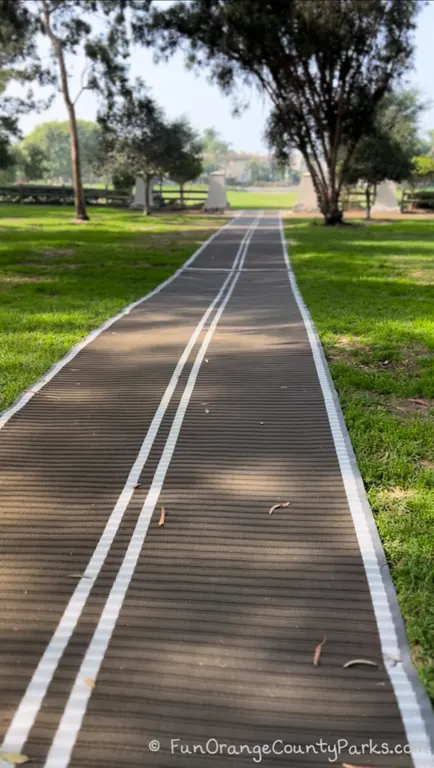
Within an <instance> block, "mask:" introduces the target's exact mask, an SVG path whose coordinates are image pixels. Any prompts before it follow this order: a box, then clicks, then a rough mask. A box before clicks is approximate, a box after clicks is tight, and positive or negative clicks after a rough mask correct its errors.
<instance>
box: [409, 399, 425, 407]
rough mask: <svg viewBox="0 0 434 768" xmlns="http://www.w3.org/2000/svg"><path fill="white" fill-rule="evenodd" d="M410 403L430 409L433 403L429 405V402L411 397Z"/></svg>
mask: <svg viewBox="0 0 434 768" xmlns="http://www.w3.org/2000/svg"><path fill="white" fill-rule="evenodd" d="M408 402H409V403H417V405H423V406H424V407H425V408H429V407H430V405H431V403H428V401H427V400H422V399H421V398H419V397H409V398H408Z"/></svg>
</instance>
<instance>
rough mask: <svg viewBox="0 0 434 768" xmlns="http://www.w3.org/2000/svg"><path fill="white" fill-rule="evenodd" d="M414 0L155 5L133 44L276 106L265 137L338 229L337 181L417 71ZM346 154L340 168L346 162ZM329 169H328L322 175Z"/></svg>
mask: <svg viewBox="0 0 434 768" xmlns="http://www.w3.org/2000/svg"><path fill="white" fill-rule="evenodd" d="M419 7H420V3H418V2H417V0H407V1H406V2H405V3H402V0H363V2H360V0H346V2H342V1H341V0H292V1H291V2H281V0H267V2H264V0H214V2H212V3H210V2H209V0H189V1H188V2H186V1H184V0H180V1H179V2H176V3H173V4H170V5H168V4H167V5H165V6H161V5H159V6H156V7H155V8H154V10H153V11H152V13H151V17H150V21H149V22H148V23H146V24H140V23H136V24H135V33H136V38H137V39H138V40H141V41H145V42H146V43H147V44H149V45H155V46H156V47H157V50H158V51H159V53H160V54H161V55H163V56H170V55H172V54H173V53H174V52H175V51H176V50H177V49H179V48H180V47H182V48H183V49H184V50H185V48H186V49H187V60H188V64H189V65H191V66H196V67H198V68H200V69H201V70H202V71H203V68H204V66H208V67H209V69H210V72H211V77H212V78H213V79H214V80H216V81H217V82H218V83H219V84H220V86H221V87H222V88H223V89H224V90H225V91H227V92H228V91H233V90H234V87H235V85H236V83H237V82H240V81H241V82H242V81H247V82H254V83H255V84H256V85H257V86H259V88H260V89H261V90H262V91H263V92H265V93H266V94H267V95H268V97H269V98H270V99H271V102H272V104H273V112H272V118H271V120H270V124H269V130H268V138H269V141H270V143H271V145H272V146H274V147H275V149H276V152H277V154H278V156H279V157H282V156H283V158H287V156H288V154H289V152H290V150H291V149H293V148H297V149H298V150H299V151H300V152H301V153H302V154H303V157H304V159H305V162H306V164H307V166H308V168H309V171H310V172H311V174H312V177H313V182H314V184H315V187H316V189H317V192H318V195H319V199H320V204H321V207H322V210H323V213H324V216H325V217H326V220H327V221H328V222H330V223H333V222H335V221H338V220H340V214H339V211H338V202H339V191H340V173H341V168H342V167H345V164H346V161H347V160H348V159H349V158H350V156H351V153H352V152H353V150H354V148H355V146H356V144H357V143H358V141H359V140H360V138H361V137H362V136H363V135H364V134H365V133H366V132H367V131H370V129H371V126H372V124H373V120H374V117H375V111H376V107H377V105H378V104H379V102H380V101H381V99H382V98H383V97H384V95H385V94H386V93H387V92H388V91H389V90H390V89H391V87H392V85H393V83H394V82H395V81H396V80H397V78H399V77H400V76H401V75H402V74H403V73H404V72H405V71H406V70H407V69H408V68H409V66H411V61H412V52H413V30H414V28H415V19H416V13H417V10H418V8H419ZM342 152H343V153H344V158H343V165H341V164H340V155H341V154H342ZM323 160H325V167H324V163H323Z"/></svg>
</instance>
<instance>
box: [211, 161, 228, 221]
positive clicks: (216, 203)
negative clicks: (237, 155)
mask: <svg viewBox="0 0 434 768" xmlns="http://www.w3.org/2000/svg"><path fill="white" fill-rule="evenodd" d="M227 207H228V201H227V197H226V184H225V173H224V171H214V173H210V175H209V180H208V198H207V201H206V203H205V211H225V210H226V208H227Z"/></svg>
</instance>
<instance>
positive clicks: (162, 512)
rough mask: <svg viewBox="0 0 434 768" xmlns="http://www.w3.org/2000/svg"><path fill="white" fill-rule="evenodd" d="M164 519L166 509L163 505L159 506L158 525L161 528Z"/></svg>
mask: <svg viewBox="0 0 434 768" xmlns="http://www.w3.org/2000/svg"><path fill="white" fill-rule="evenodd" d="M165 519H166V510H165V509H164V507H161V515H160V520H159V521H158V526H159V527H160V528H161V526H162V525H164V521H165Z"/></svg>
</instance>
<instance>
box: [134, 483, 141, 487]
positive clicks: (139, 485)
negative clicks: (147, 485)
mask: <svg viewBox="0 0 434 768" xmlns="http://www.w3.org/2000/svg"><path fill="white" fill-rule="evenodd" d="M141 487H142V484H141V483H136V484H135V485H133V488H141Z"/></svg>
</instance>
